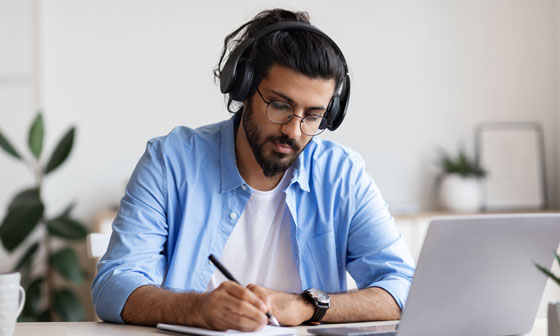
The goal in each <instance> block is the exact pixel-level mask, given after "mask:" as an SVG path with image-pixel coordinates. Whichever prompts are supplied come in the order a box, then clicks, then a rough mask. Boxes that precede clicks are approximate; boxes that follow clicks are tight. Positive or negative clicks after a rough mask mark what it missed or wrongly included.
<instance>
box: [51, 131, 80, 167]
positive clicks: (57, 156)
mask: <svg viewBox="0 0 560 336" xmlns="http://www.w3.org/2000/svg"><path fill="white" fill-rule="evenodd" d="M75 130H76V128H75V127H72V128H71V129H70V130H69V131H68V132H67V133H66V134H65V135H64V136H63V137H62V139H60V141H59V143H58V145H56V148H55V150H54V152H53V153H52V155H51V158H50V159H49V162H48V163H47V166H46V167H45V174H48V173H50V172H52V171H53V170H55V169H56V168H58V167H59V166H60V165H61V164H62V163H63V162H64V161H65V160H66V158H68V155H70V151H72V145H73V144H74V133H75Z"/></svg>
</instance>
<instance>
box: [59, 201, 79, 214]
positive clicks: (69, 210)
mask: <svg viewBox="0 0 560 336" xmlns="http://www.w3.org/2000/svg"><path fill="white" fill-rule="evenodd" d="M75 206H76V203H75V202H72V203H70V204H68V206H67V207H66V209H64V211H62V213H61V214H60V215H58V217H70V213H71V212H72V210H73V209H74V207H75Z"/></svg>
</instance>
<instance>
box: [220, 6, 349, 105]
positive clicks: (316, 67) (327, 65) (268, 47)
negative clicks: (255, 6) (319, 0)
mask: <svg viewBox="0 0 560 336" xmlns="http://www.w3.org/2000/svg"><path fill="white" fill-rule="evenodd" d="M287 21H296V22H305V23H310V21H309V14H308V13H307V12H291V11H287V10H284V9H272V10H265V11H263V12H260V13H258V14H257V15H256V16H255V17H254V18H253V19H252V20H251V21H249V22H247V23H245V24H243V25H242V26H241V27H239V28H238V29H236V30H235V31H234V32H232V33H231V34H229V35H227V36H226V38H225V39H224V47H223V50H222V55H221V56H220V60H219V62H218V64H217V66H216V68H215V69H214V78H215V80H216V81H219V79H220V76H221V73H222V68H223V65H224V64H225V62H226V60H227V59H226V53H227V54H228V55H229V54H231V51H232V50H234V49H235V48H236V47H237V46H238V45H239V44H240V43H242V42H243V41H244V40H245V39H246V38H248V37H252V36H254V35H255V33H256V32H258V31H259V30H261V29H262V28H264V27H265V26H268V25H271V24H274V23H278V22H287ZM242 57H245V58H248V59H250V60H251V61H252V63H253V66H254V81H253V87H252V88H251V91H250V93H249V97H251V96H253V95H254V93H255V90H256V87H257V86H258V85H259V83H260V82H261V80H263V79H264V78H266V76H267V75H268V72H269V70H270V67H271V66H272V65H273V64H278V65H282V66H285V67H287V68H289V69H292V70H294V71H296V72H298V73H301V74H303V75H306V76H308V77H310V78H322V79H327V80H328V79H334V80H335V83H336V88H337V90H338V89H339V88H340V86H341V85H342V82H343V80H344V78H345V75H346V70H345V64H344V62H343V60H342V58H341V55H339V52H338V51H337V50H336V49H335V47H334V46H333V45H332V44H331V42H330V41H328V40H327V39H325V38H324V37H323V36H320V35H318V34H315V33H312V32H308V31H299V30H291V31H276V32H273V33H270V34H268V35H266V36H264V37H262V38H260V39H259V40H257V41H256V42H255V43H253V45H252V46H251V48H249V49H248V50H247V51H246V52H245V54H244V55H243V56H242ZM227 108H228V111H230V112H232V113H236V112H239V111H241V110H242V109H243V106H242V105H240V104H239V103H236V102H235V101H234V100H233V99H232V98H231V97H229V96H227Z"/></svg>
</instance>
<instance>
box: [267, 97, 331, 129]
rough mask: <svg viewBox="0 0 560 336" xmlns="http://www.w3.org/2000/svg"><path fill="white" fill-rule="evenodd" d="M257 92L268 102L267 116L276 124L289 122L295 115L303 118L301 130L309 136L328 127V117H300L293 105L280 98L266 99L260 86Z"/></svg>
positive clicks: (300, 123)
mask: <svg viewBox="0 0 560 336" xmlns="http://www.w3.org/2000/svg"><path fill="white" fill-rule="evenodd" d="M257 93H258V94H259V96H261V99H262V101H263V102H264V103H265V104H266V116H267V117H268V120H270V121H271V122H273V123H275V124H287V123H289V122H290V121H291V120H292V119H294V117H298V118H300V119H301V120H300V122H299V128H300V129H301V132H302V133H303V134H305V135H308V136H315V135H319V134H321V133H323V131H324V130H325V128H327V119H325V118H323V117H322V116H320V115H318V114H310V115H307V116H305V117H300V116H298V115H297V114H295V113H294V108H293V106H292V105H290V104H288V103H286V102H283V101H280V100H271V101H266V99H264V97H263V95H262V93H261V92H260V91H259V89H258V88H257Z"/></svg>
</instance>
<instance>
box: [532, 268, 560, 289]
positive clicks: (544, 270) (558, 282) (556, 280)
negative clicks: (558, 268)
mask: <svg viewBox="0 0 560 336" xmlns="http://www.w3.org/2000/svg"><path fill="white" fill-rule="evenodd" d="M534 264H535V266H536V267H537V268H538V269H539V270H540V271H541V272H543V273H544V274H545V275H546V276H548V277H549V278H551V279H552V280H554V281H555V282H556V283H557V284H558V285H560V278H558V277H557V276H556V275H554V274H553V273H552V272H551V271H549V270H548V268H546V267H543V266H541V265H539V264H537V263H534Z"/></svg>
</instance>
